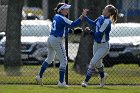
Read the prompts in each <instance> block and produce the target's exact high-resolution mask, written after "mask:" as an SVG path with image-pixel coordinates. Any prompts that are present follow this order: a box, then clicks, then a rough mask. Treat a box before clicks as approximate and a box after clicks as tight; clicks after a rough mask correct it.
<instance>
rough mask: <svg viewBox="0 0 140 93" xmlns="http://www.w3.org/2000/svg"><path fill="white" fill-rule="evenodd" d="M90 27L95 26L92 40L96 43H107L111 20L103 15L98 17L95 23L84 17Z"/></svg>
mask: <svg viewBox="0 0 140 93" xmlns="http://www.w3.org/2000/svg"><path fill="white" fill-rule="evenodd" d="M84 18H85V19H86V20H87V22H88V23H89V24H90V25H91V26H95V27H96V29H95V32H94V40H95V41H96V42H97V43H102V42H107V41H109V33H110V31H111V20H110V19H109V17H105V16H103V15H101V16H99V17H98V18H97V19H96V20H95V21H93V20H91V19H89V18H88V17H87V16H86V17H84Z"/></svg>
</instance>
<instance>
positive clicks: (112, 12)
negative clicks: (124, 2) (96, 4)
mask: <svg viewBox="0 0 140 93" xmlns="http://www.w3.org/2000/svg"><path fill="white" fill-rule="evenodd" d="M107 7H109V12H110V18H111V20H112V22H113V24H115V23H116V22H117V16H118V9H116V8H115V7H114V6H113V5H107Z"/></svg>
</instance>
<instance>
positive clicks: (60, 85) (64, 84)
mask: <svg viewBox="0 0 140 93" xmlns="http://www.w3.org/2000/svg"><path fill="white" fill-rule="evenodd" d="M57 85H58V87H69V86H68V85H67V84H66V82H63V83H61V82H60V81H59V82H58V84H57Z"/></svg>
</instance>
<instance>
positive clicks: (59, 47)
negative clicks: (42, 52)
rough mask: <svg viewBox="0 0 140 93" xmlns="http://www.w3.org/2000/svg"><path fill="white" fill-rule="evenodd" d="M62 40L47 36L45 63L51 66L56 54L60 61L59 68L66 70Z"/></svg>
mask: <svg viewBox="0 0 140 93" xmlns="http://www.w3.org/2000/svg"><path fill="white" fill-rule="evenodd" d="M62 40H63V38H62V37H54V36H52V35H50V36H49V38H48V41H47V46H48V56H47V58H46V59H45V61H46V62H48V64H51V63H52V61H53V59H54V57H55V55H56V54H57V56H58V58H59V61H60V68H62V69H66V66H67V56H66V51H65V49H64V46H63V42H62Z"/></svg>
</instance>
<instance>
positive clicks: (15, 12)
mask: <svg viewBox="0 0 140 93" xmlns="http://www.w3.org/2000/svg"><path fill="white" fill-rule="evenodd" d="M22 6H23V0H9V2H8V12H7V25H6V46H5V57H4V59H5V60H4V67H5V70H6V71H7V72H8V73H7V74H8V75H14V74H15V75H19V73H20V71H19V70H20V66H21V65H22V63H21V49H20V46H21V42H20V39H21V19H22ZM11 71H13V72H14V73H12V72H11ZM15 72H17V73H15Z"/></svg>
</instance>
